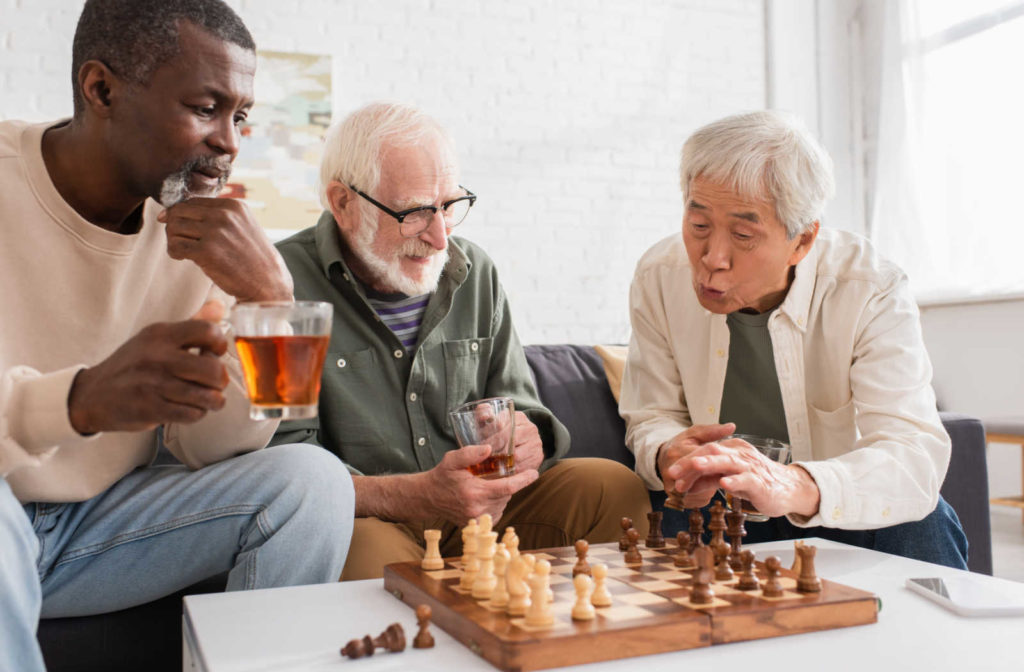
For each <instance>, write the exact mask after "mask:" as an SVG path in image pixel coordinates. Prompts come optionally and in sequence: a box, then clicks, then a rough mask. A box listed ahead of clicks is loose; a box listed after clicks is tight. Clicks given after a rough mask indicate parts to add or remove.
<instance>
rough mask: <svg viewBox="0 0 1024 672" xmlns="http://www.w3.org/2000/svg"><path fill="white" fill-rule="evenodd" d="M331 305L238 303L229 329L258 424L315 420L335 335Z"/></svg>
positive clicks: (251, 414) (311, 302)
mask: <svg viewBox="0 0 1024 672" xmlns="http://www.w3.org/2000/svg"><path fill="white" fill-rule="evenodd" d="M331 313H332V310H331V305H330V304H329V303H322V302H319V301H297V302H285V301H282V302H277V301H274V302H262V303H240V304H237V305H235V306H234V308H232V310H231V328H232V330H233V331H234V335H235V347H236V349H237V350H238V358H239V360H240V361H241V364H242V373H243V375H244V377H245V387H246V391H247V392H248V395H249V404H250V406H249V417H251V418H253V419H254V420H263V419H268V418H281V419H282V420H288V419H295V418H312V417H315V416H316V414H317V401H318V399H319V396H320V374H321V371H322V370H323V365H324V358H325V356H326V355H327V344H328V341H329V340H330V334H331Z"/></svg>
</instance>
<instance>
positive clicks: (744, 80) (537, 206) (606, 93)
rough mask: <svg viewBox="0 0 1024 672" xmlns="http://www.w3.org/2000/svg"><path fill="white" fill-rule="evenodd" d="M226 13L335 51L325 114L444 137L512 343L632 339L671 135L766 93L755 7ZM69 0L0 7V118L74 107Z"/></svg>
mask: <svg viewBox="0 0 1024 672" xmlns="http://www.w3.org/2000/svg"><path fill="white" fill-rule="evenodd" d="M228 4H229V5H231V6H232V7H234V8H235V9H236V10H237V11H238V12H239V13H240V15H241V16H242V17H243V19H244V20H245V21H246V23H247V25H248V26H249V28H250V30H251V31H252V32H253V35H254V37H255V38H256V41H257V44H258V45H259V46H260V48H262V49H269V50H281V51H288V50H296V51H302V52H304V53H330V54H332V55H333V56H334V64H333V70H334V108H335V115H336V117H340V116H342V115H344V114H345V113H347V112H349V111H351V110H352V109H354V108H355V107H357V106H359V105H361V104H362V103H364V102H367V101H369V100H375V99H380V98H391V99H399V100H406V101H409V102H412V103H414V104H418V105H421V106H423V107H424V108H425V109H426V110H427V111H428V112H430V113H432V114H434V115H435V116H436V117H437V118H438V119H439V120H441V122H442V123H444V124H445V125H446V126H447V127H448V128H449V129H450V130H451V131H452V133H453V134H454V135H455V137H456V140H457V143H458V146H459V148H460V153H461V159H462V166H463V182H464V183H466V184H467V185H468V186H471V188H473V189H474V190H476V191H477V192H478V193H479V194H480V195H481V200H480V202H479V203H478V206H477V207H476V208H475V209H474V213H473V215H472V220H471V221H470V222H467V224H466V226H465V227H464V228H460V230H459V234H460V235H464V236H466V237H468V238H470V239H471V240H476V241H479V242H480V243H481V244H482V245H484V246H485V247H486V248H487V249H488V250H490V252H491V254H492V256H493V257H494V259H495V263H497V264H498V268H499V270H500V272H501V274H502V279H503V283H504V285H505V287H506V290H507V291H508V294H509V297H510V301H511V302H512V306H513V310H514V312H515V314H516V320H517V325H518V329H519V333H520V336H521V338H522V340H523V342H525V343H532V342H536V343H540V342H548V343H551V342H560V341H577V342H619V343H622V342H626V341H627V340H628V337H629V322H628V287H629V283H630V280H631V276H632V273H633V268H634V267H635V264H636V260H637V258H638V257H639V256H640V255H641V254H642V253H643V251H644V250H645V249H647V247H649V246H650V245H651V244H653V243H654V242H655V241H657V240H659V239H661V238H663V237H664V236H666V235H669V234H671V233H677V232H678V228H679V218H680V216H681V203H680V194H679V187H678V184H677V180H678V178H677V174H676V173H677V170H678V153H679V148H680V146H681V144H682V142H683V140H684V139H685V137H686V136H687V135H688V134H689V133H690V132H691V131H693V130H694V129H695V128H696V127H697V126H698V125H700V124H703V123H706V122H708V121H711V120H713V119H715V118H718V117H721V116H723V115H725V114H730V113H734V112H737V111H740V110H749V109H756V108H758V107H761V106H763V104H764V100H765V81H764V67H765V60H764V35H763V32H764V11H763V0H643V1H642V2H641V1H639V0H636V1H633V2H622V0H487V1H486V2H465V0H388V1H387V2H371V1H368V0H362V1H360V0H346V1H344V2H342V1H340V0H228ZM81 5H82V1H81V0H74V1H69V0H31V1H30V0H21V1H20V2H19V1H17V0H0V11H2V14H3V21H2V25H0V118H13V117H19V118H28V119H33V120H42V119H46V118H55V117H58V116H64V115H67V114H68V113H70V109H71V103H70V84H69V77H70V72H69V70H70V53H71V37H72V32H73V31H74V25H75V22H76V20H77V14H78V12H79V11H80V7H81ZM26 73H33V74H32V75H31V76H30V75H28V74H26ZM258 93H259V92H258V91H257V95H258ZM310 223H311V224H312V222H310ZM556 289H557V291H556Z"/></svg>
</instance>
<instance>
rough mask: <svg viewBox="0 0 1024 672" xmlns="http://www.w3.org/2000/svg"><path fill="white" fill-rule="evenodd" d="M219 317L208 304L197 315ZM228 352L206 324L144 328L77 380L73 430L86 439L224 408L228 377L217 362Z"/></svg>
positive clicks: (71, 400) (70, 396)
mask: <svg viewBox="0 0 1024 672" xmlns="http://www.w3.org/2000/svg"><path fill="white" fill-rule="evenodd" d="M217 312H218V311H217V309H216V306H214V305H212V304H208V305H207V306H204V308H203V309H202V310H201V311H200V313H201V314H207V313H208V314H211V315H213V314H216V313H217ZM220 312H222V310H221V311H220ZM227 347H228V343H227V340H226V339H225V337H224V334H223V332H222V331H221V330H220V327H219V326H218V325H217V324H216V323H214V322H211V321H207V320H202V319H196V320H187V321H185V322H170V323H160V324H152V325H150V326H148V327H146V328H144V329H143V330H142V331H140V332H139V333H138V334H136V335H135V336H133V337H132V338H130V339H129V340H128V341H126V342H125V344H124V345H122V346H121V347H120V348H118V349H117V350H116V351H115V352H114V354H112V355H110V357H108V358H106V359H105V360H103V361H102V362H100V363H99V364H97V365H96V366H94V367H91V368H88V369H83V370H82V371H79V373H78V375H77V376H75V380H74V382H73V383H72V384H71V391H70V392H69V394H68V416H69V418H70V420H71V426H72V427H74V428H75V431H77V432H78V433H79V434H83V435H86V434H95V433H96V432H111V431H128V432H130V431H140V430H147V429H152V428H154V427H156V426H157V425H160V424H162V423H165V422H183V423H190V422H196V421H197V420H199V419H200V418H202V417H203V416H204V415H206V413H207V412H208V411H216V410H219V409H220V408H222V407H223V406H224V395H223V393H222V390H223V389H224V388H225V387H226V386H227V384H228V373H227V369H226V368H225V367H224V364H222V363H221V361H220V359H219V357H220V355H222V354H224V352H225V351H226V350H227ZM193 348H196V349H198V353H196V351H194V350H192V351H190V350H191V349H193Z"/></svg>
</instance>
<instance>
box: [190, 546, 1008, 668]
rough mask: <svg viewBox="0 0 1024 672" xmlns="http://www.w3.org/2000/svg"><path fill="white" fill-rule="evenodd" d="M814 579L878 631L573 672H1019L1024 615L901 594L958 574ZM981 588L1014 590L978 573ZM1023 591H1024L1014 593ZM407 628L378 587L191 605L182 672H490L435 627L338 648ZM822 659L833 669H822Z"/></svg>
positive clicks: (829, 570) (853, 571)
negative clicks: (838, 588)
mask: <svg viewBox="0 0 1024 672" xmlns="http://www.w3.org/2000/svg"><path fill="white" fill-rule="evenodd" d="M808 541H809V543H812V544H814V545H816V546H817V547H818V553H817V557H816V559H815V566H816V568H817V571H818V576H820V577H822V578H824V579H831V580H833V581H837V582H839V583H843V584H846V585H848V586H852V587H854V588H860V589H862V590H868V591H871V592H873V593H875V594H876V595H878V596H879V597H880V598H881V599H882V610H881V612H880V613H879V615H878V623H876V624H873V625H866V626H858V627H852V628H840V629H837V630H824V631H820V632H813V633H807V634H803V635H793V636H789V637H775V638H772V639H761V640H756V641H751V642H739V643H735V644H723V645H717V646H711V647H705V648H699V649H689V650H686V651H677V652H674V653H665V654H659V655H654V656H645V657H642V658H625V659H622V660H618V661H608V662H602V663H592V664H589V665H578V666H574V667H570V668H563V669H569V670H577V671H579V672H610V671H612V670H619V671H622V670H633V669H640V667H641V666H650V667H651V669H657V670H708V671H719V670H721V671H730V670H745V671H746V672H762V671H764V670H779V671H780V672H804V671H805V670H807V671H810V670H818V669H822V670H825V669H827V670H829V672H835V671H840V670H851V671H854V670H855V671H856V672H865V671H875V670H877V671H882V670H900V671H904V672H914V671H916V670H928V671H929V672H930V671H933V670H955V671H957V672H962V671H965V670H1009V669H1014V670H1020V669H1024V616H1021V617H997V618H965V617H961V616H957V615H955V614H953V613H952V612H950V611H947V610H946V609H944V608H942V607H941V606H939V605H937V604H935V603H933V602H931V601H929V600H926V599H925V598H924V597H921V596H919V595H917V594H915V593H913V592H911V591H909V590H908V589H907V588H905V587H904V582H905V581H906V579H907V578H908V577H911V576H915V577H925V576H940V577H946V576H951V575H954V574H957V573H958V570H953V569H947V568H945V567H939V566H937V565H932V564H929V563H925V562H918V561H916V560H908V559H906V558H900V557H897V556H892V555H887V554H884V553H877V552H875V551H867V550H864V549H860V548H855V547H852V546H846V545H844V544H838V543H835V542H830V541H825V540H822V539H814V540H808ZM750 548H752V549H754V550H755V551H756V552H757V554H758V557H759V558H763V557H765V556H766V555H768V551H772V552H773V553H774V554H776V555H778V556H779V557H781V558H782V560H783V566H789V564H790V563H791V562H792V558H793V544H792V542H771V543H766V544H756V545H751V546H750ZM973 576H975V577H979V578H981V579H982V580H988V581H993V582H996V583H997V584H999V583H1003V584H1007V585H1009V584H1010V582H1008V581H1004V580H1002V579H994V578H991V577H981V576H980V575H973ZM1013 585H1019V584H1013ZM396 621H397V622H400V623H401V624H402V625H403V627H404V628H405V631H406V638H407V640H408V641H409V643H410V644H411V642H412V637H413V636H414V635H415V634H416V618H415V615H414V613H413V611H412V610H411V609H410V608H409V607H407V606H406V605H405V604H403V603H402V602H400V601H399V600H398V599H396V598H394V597H392V596H391V595H390V594H388V593H387V592H385V591H384V588H383V582H382V581H381V580H372V581H356V582H349V583H336V584H328V585H320V586H301V587H296V588H275V589H271V590H257V591H251V592H238V593H220V594H212V595H195V596H191V597H186V598H185V614H184V627H183V631H184V651H185V659H184V670H185V672H194V671H196V670H198V671H201V672H242V671H243V670H244V671H245V672H257V671H264V670H265V671H270V670H275V671H277V670H287V671H295V672H298V671H299V670H303V671H310V672H317V671H322V670H339V671H344V670H348V671H349V672H378V671H380V670H438V671H439V672H441V671H443V672H452V671H453V670H459V671H461V670H481V671H490V672H493V671H494V670H496V669H497V668H494V667H492V666H491V665H490V664H489V663H487V662H486V661H485V660H483V659H482V658H478V657H477V656H476V655H474V654H473V653H472V652H470V650H469V649H467V648H466V647H465V646H463V645H462V644H460V643H458V642H457V641H455V640H454V639H452V638H451V637H450V636H448V634H447V633H445V632H444V631H443V630H441V629H440V628H438V627H437V626H432V627H431V632H432V633H433V635H434V639H435V640H436V645H435V646H434V648H433V649H423V650H417V649H412V648H407V649H406V650H405V651H404V652H402V653H397V654H392V653H387V652H384V653H377V654H376V655H374V656H373V657H372V658H364V659H360V660H358V661H350V660H347V659H344V658H342V657H341V656H340V655H339V653H338V650H339V649H340V648H341V647H342V646H343V645H344V644H345V643H346V642H347V641H348V640H350V639H355V638H357V637H362V636H363V635H367V634H368V635H371V636H373V637H376V636H377V635H378V634H380V632H381V631H383V630H384V628H385V627H387V625H388V624H390V623H393V622H396ZM823 661H828V662H827V665H826V664H825V663H824V662H823Z"/></svg>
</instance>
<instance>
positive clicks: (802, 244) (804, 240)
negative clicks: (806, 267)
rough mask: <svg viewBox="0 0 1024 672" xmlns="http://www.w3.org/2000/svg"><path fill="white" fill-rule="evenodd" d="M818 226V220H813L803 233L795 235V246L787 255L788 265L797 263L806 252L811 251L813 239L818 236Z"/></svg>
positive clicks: (802, 258)
mask: <svg viewBox="0 0 1024 672" xmlns="http://www.w3.org/2000/svg"><path fill="white" fill-rule="evenodd" d="M820 228H821V227H820V223H819V222H818V221H814V222H812V223H811V226H810V227H808V229H807V230H806V231H804V232H803V233H801V234H799V235H798V236H797V237H796V248H795V249H794V250H793V253H792V254H791V255H790V256H789V262H788V263H789V265H790V266H796V265H797V264H799V263H800V262H801V261H803V260H804V257H806V256H807V253H808V252H810V251H811V247H812V246H813V245H814V241H815V240H816V239H817V238H818V230H819V229H820Z"/></svg>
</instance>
